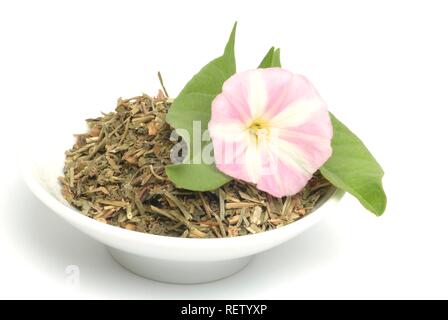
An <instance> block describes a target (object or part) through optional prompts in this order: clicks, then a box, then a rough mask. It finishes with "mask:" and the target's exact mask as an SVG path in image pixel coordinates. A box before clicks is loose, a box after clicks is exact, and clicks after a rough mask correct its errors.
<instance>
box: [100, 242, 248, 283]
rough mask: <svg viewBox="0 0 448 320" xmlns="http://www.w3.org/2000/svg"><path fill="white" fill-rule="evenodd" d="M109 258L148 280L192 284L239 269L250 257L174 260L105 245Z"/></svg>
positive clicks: (212, 279) (214, 278)
mask: <svg viewBox="0 0 448 320" xmlns="http://www.w3.org/2000/svg"><path fill="white" fill-rule="evenodd" d="M107 248H108V250H109V252H110V254H111V255H112V257H113V258H114V259H115V260H116V261H117V262H118V263H119V264H120V265H122V266H123V267H124V268H126V269H127V270H129V271H131V272H133V273H135V274H137V275H139V276H142V277H144V278H148V279H151V280H156V281H161V282H169V283H177V284H195V283H204V282H210V281H216V280H219V279H223V278H226V277H228V276H231V275H232V274H234V273H237V272H238V271H240V270H242V269H243V268H244V267H245V266H246V265H247V264H248V263H249V262H250V260H251V259H252V256H248V257H243V258H238V259H232V260H221V261H175V260H161V259H154V258H148V257H143V256H138V255H135V254H132V253H128V252H125V251H121V250H118V249H115V248H112V247H107Z"/></svg>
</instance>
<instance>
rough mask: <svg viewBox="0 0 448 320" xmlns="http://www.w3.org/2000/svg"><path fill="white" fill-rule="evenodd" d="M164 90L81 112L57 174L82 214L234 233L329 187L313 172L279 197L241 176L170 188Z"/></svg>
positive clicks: (132, 224)
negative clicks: (110, 108)
mask: <svg viewBox="0 0 448 320" xmlns="http://www.w3.org/2000/svg"><path fill="white" fill-rule="evenodd" d="M164 92H165V93H164ZM164 92H163V91H159V94H158V95H157V96H156V97H154V98H153V97H150V96H148V95H142V96H138V97H133V98H131V99H126V100H123V99H121V98H120V99H118V102H117V107H116V109H115V112H110V113H107V114H103V115H102V116H101V117H99V118H95V119H88V120H86V121H87V125H88V132H87V133H84V134H78V135H76V142H75V144H74V146H73V147H72V149H70V150H68V151H67V152H66V161H65V166H64V176H63V177H61V178H60V182H61V186H62V194H63V196H64V198H65V199H66V200H67V201H68V202H69V203H70V204H71V205H73V206H74V207H76V208H78V209H79V210H80V211H81V213H82V214H84V215H86V216H88V217H90V218H93V219H95V220H98V221H101V222H103V223H108V224H111V225H114V226H118V227H122V228H125V229H128V230H133V231H139V232H145V233H151V234H157V235H165V236H175V237H190V238H221V237H234V236H241V235H247V234H253V233H259V232H263V231H268V230H272V229H276V228H278V227H281V226H284V225H286V224H289V223H291V222H294V221H296V220H298V219H300V218H302V217H303V216H305V215H306V214H308V213H309V212H311V211H312V210H313V208H314V207H315V205H316V203H317V201H318V200H319V198H321V196H322V195H324V194H325V193H326V192H328V190H329V189H330V188H331V185H330V183H329V182H328V181H327V180H325V179H324V178H323V177H322V176H321V175H320V174H319V173H318V174H316V175H315V176H314V177H313V179H312V180H311V181H310V182H309V183H308V185H307V186H306V187H305V188H304V189H303V190H302V191H301V192H300V193H298V194H296V195H294V196H291V197H284V198H282V199H277V198H273V197H272V196H270V195H268V194H266V193H264V192H262V191H259V190H257V189H256V188H255V187H254V186H252V185H251V184H248V183H245V182H240V181H231V182H229V183H227V184H226V185H224V186H222V187H221V188H219V189H218V190H215V191H208V192H195V191H188V190H183V189H178V188H176V187H175V186H174V185H173V183H172V182H171V181H169V180H168V179H167V176H166V174H165V167H166V166H167V165H168V164H170V163H171V161H170V154H171V152H172V151H171V149H172V147H173V145H174V144H175V143H176V142H177V141H172V140H170V135H171V132H172V128H171V127H170V126H169V125H168V124H167V123H166V121H165V116H166V113H167V111H168V109H169V107H170V105H171V102H170V100H169V99H168V98H167V96H166V90H164Z"/></svg>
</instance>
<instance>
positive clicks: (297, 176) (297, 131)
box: [209, 68, 333, 197]
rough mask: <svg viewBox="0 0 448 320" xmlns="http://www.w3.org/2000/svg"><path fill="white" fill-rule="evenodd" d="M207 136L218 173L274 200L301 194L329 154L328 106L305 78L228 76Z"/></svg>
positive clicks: (265, 73) (253, 73)
mask: <svg viewBox="0 0 448 320" xmlns="http://www.w3.org/2000/svg"><path fill="white" fill-rule="evenodd" d="M209 131H210V137H211V139H212V142H213V148H214V156H215V161H216V166H217V168H218V169H219V170H220V171H222V172H224V173H225V174H227V175H229V176H231V177H233V178H236V179H240V180H244V181H247V182H251V183H254V184H256V186H257V188H258V189H260V190H262V191H266V192H268V193H270V194H271V195H273V196H276V197H282V196H287V195H293V194H296V193H297V192H299V191H300V190H301V189H302V188H303V187H304V186H305V185H306V183H307V182H308V180H309V179H311V177H312V175H313V173H314V172H316V171H317V170H318V169H319V168H320V167H321V166H322V165H323V164H324V163H325V161H327V159H328V158H329V157H330V155H331V138H332V136H333V128H332V125H331V120H330V117H329V113H328V111H327V108H326V105H325V103H324V101H323V100H322V99H321V98H320V96H319V94H318V93H317V91H316V89H315V88H314V87H313V85H312V84H311V83H310V82H309V81H308V80H307V79H306V78H305V77H303V76H300V75H295V74H292V73H291V72H289V71H286V70H284V69H280V68H269V69H256V70H250V71H246V72H242V73H238V74H235V75H233V76H232V77H230V78H229V79H228V80H227V81H226V82H225V83H224V85H223V89H222V93H220V94H219V95H218V96H216V98H215V99H214V101H213V103H212V114H211V120H210V122H209Z"/></svg>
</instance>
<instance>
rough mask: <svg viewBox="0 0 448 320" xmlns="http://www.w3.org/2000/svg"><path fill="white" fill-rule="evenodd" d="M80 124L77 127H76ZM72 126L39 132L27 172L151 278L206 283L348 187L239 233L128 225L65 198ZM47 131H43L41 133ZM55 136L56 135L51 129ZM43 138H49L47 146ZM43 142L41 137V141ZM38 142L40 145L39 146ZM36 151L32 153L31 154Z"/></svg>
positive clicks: (49, 197)
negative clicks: (290, 218) (162, 231)
mask: <svg viewBox="0 0 448 320" xmlns="http://www.w3.org/2000/svg"><path fill="white" fill-rule="evenodd" d="M71 130H77V131H71ZM81 131H82V130H80V129H79V128H78V129H73V128H72V127H70V126H66V127H64V128H59V129H57V132H58V134H57V135H54V134H51V132H54V130H50V133H48V134H47V133H45V130H44V132H36V134H35V136H34V137H33V141H29V142H30V143H29V146H28V147H27V148H24V149H25V150H27V154H26V155H24V156H23V157H22V162H23V163H22V167H23V173H24V178H25V181H26V183H27V184H28V186H29V187H30V189H31V191H32V192H33V193H34V194H35V195H36V196H37V198H39V199H40V200H41V201H42V202H43V203H44V204H45V205H46V206H48V207H49V208H50V209H52V210H53V211H54V212H55V213H56V214H58V215H59V216H60V217H62V218H63V219H65V220H66V221H68V222H69V223H70V224H72V225H73V226H75V227H76V228H77V229H79V230H80V231H82V232H84V233H85V234H87V235H89V236H90V237H92V238H94V239H96V240H97V241H99V242H101V243H103V244H104V245H106V246H107V248H108V249H109V252H110V253H111V254H112V256H113V257H114V258H115V260H116V261H118V263H120V264H121V265H123V266H124V267H125V268H126V269H128V270H130V271H132V272H134V273H136V274H138V275H141V276H143V277H146V278H150V279H154V280H159V281H164V282H172V283H200V282H208V281H213V280H218V279H221V278H224V277H227V276H229V275H231V274H233V273H235V272H237V271H239V270H241V269H242V268H244V267H245V266H246V265H247V264H248V263H249V261H250V260H251V258H252V257H253V256H254V255H256V254H258V253H260V252H263V251H266V250H268V249H271V248H273V247H275V246H278V245H279V244H281V243H284V242H285V241H288V240H290V239H291V238H293V237H295V236H297V235H298V234H300V233H301V232H302V231H304V230H306V229H308V228H309V227H310V226H312V225H313V224H315V223H316V222H317V221H319V220H320V219H321V218H322V217H324V216H325V215H327V214H328V213H330V212H331V211H333V210H334V206H335V205H336V203H337V202H338V200H339V199H340V198H341V196H342V192H341V191H339V190H334V191H333V192H331V193H330V194H329V195H328V196H327V197H325V198H323V199H322V201H321V202H320V203H319V207H318V209H317V210H316V211H315V212H313V213H311V214H310V215H308V216H306V217H304V218H303V219H301V220H298V221H296V222H294V223H292V224H290V225H287V226H284V227H282V228H279V229H276V230H273V231H268V232H263V233H259V234H255V235H248V236H242V237H236V238H222V239H186V238H174V237H164V236H157V235H150V234H143V233H139V232H135V231H128V230H125V229H122V228H118V227H113V226H110V225H106V224H103V223H101V222H97V221H95V220H93V219H90V218H88V217H86V216H84V215H82V214H80V213H79V212H78V211H77V210H76V209H73V208H72V207H70V206H69V205H68V203H67V202H66V201H65V200H64V199H63V197H62V195H61V193H60V186H59V184H58V181H57V177H58V176H60V175H61V174H62V167H63V163H64V151H65V150H67V149H68V148H70V147H71V145H72V143H73V141H72V139H71V136H72V135H71V133H73V132H81ZM42 134H43V135H46V136H45V137H42V136H41V135H42ZM49 134H50V135H51V136H50V135H49ZM42 141H46V142H47V143H46V144H45V146H44V147H43V146H42ZM38 142H40V143H38ZM33 148H34V149H35V150H33ZM30 155H32V156H30Z"/></svg>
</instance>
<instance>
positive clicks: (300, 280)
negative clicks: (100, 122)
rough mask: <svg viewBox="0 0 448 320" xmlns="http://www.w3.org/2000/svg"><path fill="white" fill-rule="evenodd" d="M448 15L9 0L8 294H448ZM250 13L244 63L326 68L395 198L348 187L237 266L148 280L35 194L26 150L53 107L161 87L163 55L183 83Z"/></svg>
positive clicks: (281, 5) (0, 167)
mask: <svg viewBox="0 0 448 320" xmlns="http://www.w3.org/2000/svg"><path fill="white" fill-rule="evenodd" d="M447 16H448V7H446V1H402V2H401V1H378V0H377V1H328V2H323V1H309V2H301V1H280V0H275V1H274V0H271V1H241V0H239V1H230V0H226V1H222V2H218V1H179V2H174V1H141V2H139V1H121V2H116V1H29V2H25V1H2V2H1V3H0V110H1V113H0V115H1V116H0V119H1V121H0V131H1V132H0V133H1V138H0V139H1V141H0V150H1V153H0V174H1V179H0V197H1V198H0V199H1V202H0V241H1V242H0V298H65V297H80V298H148V299H155V298H158V299H169V298H186V299H190V298H193V299H196V298H197V299H201V298H202V299H203V298H234V299H239V298H246V299H247V298H249V299H251V298H257V299H258V298H260V299H262V298H273V299H275V298H284V299H303V298H448V273H447V270H448V250H447V245H448V209H447V205H446V198H447V196H446V189H447V188H448V179H447V178H448V177H447V173H446V164H447V161H448V159H447V151H446V150H447V148H448V143H447V138H448V134H447V120H448V119H447V115H448V112H447V109H448V94H447V93H448V35H447V33H448V18H447ZM235 20H238V21H239V26H238V31H237V44H236V50H237V60H238V68H239V70H244V69H249V68H253V67H255V66H256V65H258V62H259V61H260V59H261V58H262V56H263V55H264V54H265V52H266V51H267V49H268V48H269V47H270V46H271V45H276V46H279V47H281V50H282V62H283V66H284V67H285V68H287V69H290V70H292V71H294V72H297V73H301V74H304V75H306V76H307V77H308V78H310V79H311V81H312V82H313V83H314V84H315V86H316V87H317V88H318V90H319V91H320V93H321V95H322V96H323V97H324V99H325V100H326V101H327V103H328V104H329V106H330V108H331V110H332V111H333V112H334V113H335V114H336V115H338V117H339V118H340V119H341V120H342V121H343V122H344V123H346V124H347V125H348V126H349V127H350V128H351V129H352V130H353V131H354V132H356V133H357V134H358V135H359V136H360V137H361V138H362V139H363V141H364V142H365V143H366V145H367V146H369V148H370V150H371V151H372V153H373V154H374V155H375V156H376V158H377V159H378V161H379V162H380V163H381V164H382V165H383V167H384V170H385V172H386V175H385V179H384V185H385V189H386V192H387V194H388V198H389V203H388V208H387V211H386V213H385V214H384V216H383V217H381V218H376V217H374V216H373V215H372V214H370V213H369V212H367V211H366V210H364V209H363V208H362V207H361V206H360V205H359V204H358V203H357V201H356V200H355V199H353V198H352V197H350V196H346V197H345V198H344V199H343V200H342V202H341V203H340V206H339V211H338V212H335V213H334V215H333V216H331V217H329V218H328V219H326V220H324V221H323V222H321V223H319V224H318V225H317V226H315V227H313V228H312V229H310V230H309V231H307V232H305V233H304V234H303V235H301V236H299V237H298V238H296V239H294V240H292V241H290V242H288V243H286V244H285V245H282V246H281V247H278V248H275V249H274V250H272V251H269V252H267V253H264V254H262V255H260V256H258V257H256V258H255V260H254V261H253V263H252V264H250V265H249V266H248V267H247V268H246V269H245V270H243V271H242V272H240V273H239V274H237V275H235V276H233V277H231V278H228V279H225V280H222V281H218V282H214V283H209V284H203V285H194V286H178V285H169V284H163V283H157V282H153V281H150V280H145V279H142V278H140V277H138V276H136V275H133V274H131V273H129V272H127V271H125V270H124V269H122V268H121V267H120V266H118V265H117V264H116V263H115V262H114V261H113V260H112V259H111V258H110V257H109V255H108V254H107V252H106V251H105V249H104V248H103V247H102V246H101V245H99V244H98V243H96V242H95V241H93V240H91V239H90V238H88V237H86V236H85V235H83V234H81V233H80V232H78V231H77V230H75V229H73V228H72V227H71V226H69V225H67V224H66V223H65V222H63V221H62V220H60V219H59V218H58V217H57V216H56V215H55V214H53V213H52V212H51V211H50V210H49V209H47V208H45V207H44V206H43V205H42V204H41V203H40V202H39V201H38V200H36V199H35V198H34V197H33V195H32V194H31V193H30V192H29V191H28V189H27V188H26V186H25V185H24V183H23V182H22V180H21V178H20V172H19V168H18V165H17V157H16V152H17V151H18V150H20V149H21V148H22V146H23V143H22V141H23V140H24V139H25V140H26V139H27V137H29V136H30V135H33V131H34V130H40V129H42V130H52V125H51V121H50V120H49V117H51V116H49V115H50V114H52V117H53V118H52V119H53V120H54V121H63V120H61V119H63V117H74V116H76V117H80V116H81V117H82V118H87V117H91V116H96V115H97V114H96V113H95V114H92V113H93V112H92V111H91V110H97V109H98V108H101V109H102V110H104V111H109V110H112V109H113V108H114V104H115V101H116V99H117V98H118V97H119V96H123V97H129V96H133V95H138V94H140V93H141V92H147V93H149V94H153V93H155V92H156V90H157V89H158V82H157V77H156V72H157V71H158V70H160V71H162V73H163V75H164V78H165V82H166V86H167V88H168V91H169V92H170V93H171V95H172V96H175V95H176V93H178V92H179V90H180V89H181V88H182V86H183V84H185V83H186V81H187V80H188V79H189V78H190V77H191V76H192V75H193V74H194V73H195V72H197V71H198V70H199V68H200V67H201V66H202V65H204V64H205V63H206V62H208V61H209V60H211V59H212V58H214V57H216V56H218V55H219V54H220V53H221V51H222V49H223V47H224V44H225V41H226V40H227V37H228V34H229V32H230V29H231V26H232V24H233V22H234V21H235ZM36 128H37V129H36ZM54 134H55V135H57V134H58V132H57V130H55V132H54ZM42 144H43V145H45V144H51V141H42ZM44 149H45V148H43V150H44ZM29 156H30V157H32V155H29ZM68 265H78V266H79V268H80V272H81V284H80V287H79V289H76V288H72V287H69V286H68V285H66V274H65V268H66V267H67V266H68Z"/></svg>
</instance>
